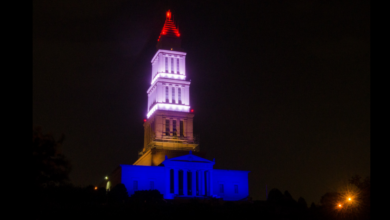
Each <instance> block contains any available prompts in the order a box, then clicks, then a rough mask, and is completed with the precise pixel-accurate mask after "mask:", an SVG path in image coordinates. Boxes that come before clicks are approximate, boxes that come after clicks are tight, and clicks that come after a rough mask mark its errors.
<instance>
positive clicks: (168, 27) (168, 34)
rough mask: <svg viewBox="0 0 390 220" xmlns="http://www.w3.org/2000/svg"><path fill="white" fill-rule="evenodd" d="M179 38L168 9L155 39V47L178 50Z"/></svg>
mask: <svg viewBox="0 0 390 220" xmlns="http://www.w3.org/2000/svg"><path fill="white" fill-rule="evenodd" d="M180 45H181V39H180V33H179V29H178V28H176V25H175V23H174V22H173V19H172V12H171V11H170V10H168V11H167V13H166V18H165V23H164V27H163V29H162V30H161V33H160V36H159V37H158V39H157V46H156V47H157V49H166V50H180V49H181V47H180Z"/></svg>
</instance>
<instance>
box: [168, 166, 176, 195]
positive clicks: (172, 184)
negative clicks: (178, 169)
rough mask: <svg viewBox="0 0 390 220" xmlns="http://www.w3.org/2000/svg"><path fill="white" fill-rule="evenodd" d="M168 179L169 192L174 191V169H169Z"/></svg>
mask: <svg viewBox="0 0 390 220" xmlns="http://www.w3.org/2000/svg"><path fill="white" fill-rule="evenodd" d="M169 172H170V180H171V182H170V187H171V188H170V192H171V193H175V176H174V175H175V174H174V173H175V171H174V170H173V169H171V170H170V171H169Z"/></svg>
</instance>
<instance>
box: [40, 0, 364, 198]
mask: <svg viewBox="0 0 390 220" xmlns="http://www.w3.org/2000/svg"><path fill="white" fill-rule="evenodd" d="M33 6H34V8H33V125H34V126H41V127H42V128H43V131H44V133H48V132H50V133H53V134H54V135H56V137H58V136H60V135H61V134H62V133H64V134H65V141H64V144H63V153H64V154H65V156H66V157H67V158H69V160H70V161H71V164H72V166H73V170H72V172H71V176H70V177H71V181H72V183H73V184H75V185H77V186H86V185H89V184H94V185H95V184H98V183H99V182H100V181H101V180H102V179H103V178H104V176H105V175H107V174H109V173H110V172H111V171H113V169H114V168H115V167H116V166H118V165H119V164H132V163H133V162H134V161H135V160H136V159H137V152H138V150H141V148H142V146H143V126H142V125H143V119H144V118H145V117H146V116H145V115H146V107H147V94H146V90H147V89H148V88H149V86H150V80H151V64H150V61H151V59H152V57H153V55H154V53H155V52H156V47H155V46H156V43H157V38H158V35H159V33H160V31H161V29H162V27H163V24H164V21H165V12H166V11H167V10H168V9H171V11H172V13H173V16H174V20H175V21H176V23H177V24H178V26H179V28H180V33H181V38H182V48H184V50H185V51H186V52H187V58H186V68H187V79H191V92H190V94H191V96H190V98H191V107H192V108H193V109H194V110H195V118H194V133H195V134H197V135H199V138H200V148H201V150H202V151H205V152H206V155H207V156H206V158H207V159H213V158H215V160H216V165H215V168H217V169H237V170H249V171H251V173H250V174H249V181H250V185H249V187H250V195H251V196H252V197H253V199H261V200H264V199H265V194H266V185H267V186H268V189H269V190H270V189H272V188H278V189H280V190H281V191H282V192H283V191H285V190H288V191H289V192H290V193H291V195H292V196H293V198H294V199H298V197H300V196H302V197H303V198H305V199H306V201H307V202H308V204H310V203H311V202H315V203H318V202H319V200H320V198H321V196H322V195H323V194H324V193H326V192H328V191H332V190H337V189H338V188H339V187H341V186H342V184H344V183H343V181H345V180H347V179H348V178H349V177H351V176H352V175H354V174H359V175H361V176H368V175H370V4H369V1H310V0H308V1H280V0H279V1H275V0H271V1H253V3H249V1H235V2H234V1H212V3H210V2H209V1H200V2H198V1H177V2H175V1H155V2H154V3H152V2H149V1H133V2H131V1H112V0H111V1H108V0H107V1H93V0H83V1H78V0H77V1H76V0H67V1H50V0H38V1H33Z"/></svg>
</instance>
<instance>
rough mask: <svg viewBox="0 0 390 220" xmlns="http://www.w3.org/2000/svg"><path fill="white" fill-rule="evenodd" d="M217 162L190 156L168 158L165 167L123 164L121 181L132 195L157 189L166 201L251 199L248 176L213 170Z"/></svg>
mask: <svg viewBox="0 0 390 220" xmlns="http://www.w3.org/2000/svg"><path fill="white" fill-rule="evenodd" d="M214 164H215V162H214V161H210V160H206V159H204V158H201V157H198V156H195V155H192V153H191V152H190V154H187V155H184V156H181V157H176V158H171V159H168V158H165V160H164V161H163V162H162V165H163V166H138V165H121V182H122V183H123V184H124V185H125V186H126V188H127V192H128V193H129V196H131V195H132V194H134V192H135V191H136V190H150V189H157V190H158V191H160V193H161V194H163V195H164V198H165V199H173V198H174V197H214V198H222V199H223V200H227V201H236V200H241V199H244V198H246V197H248V196H249V189H248V173H249V171H240V170H218V169H213V166H214Z"/></svg>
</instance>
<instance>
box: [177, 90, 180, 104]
mask: <svg viewBox="0 0 390 220" xmlns="http://www.w3.org/2000/svg"><path fill="white" fill-rule="evenodd" d="M177 96H178V97H177V98H178V100H179V104H181V88H178V89H177Z"/></svg>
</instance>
